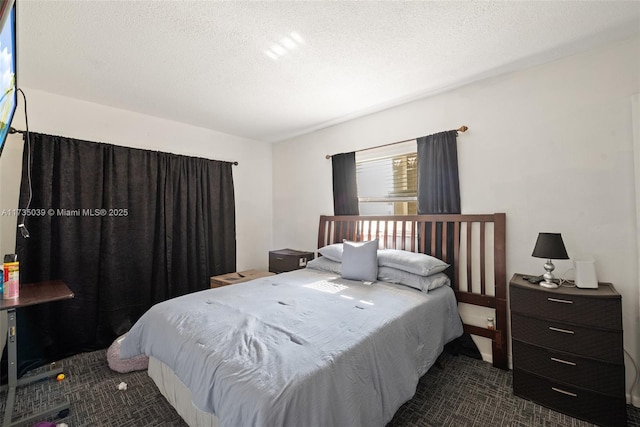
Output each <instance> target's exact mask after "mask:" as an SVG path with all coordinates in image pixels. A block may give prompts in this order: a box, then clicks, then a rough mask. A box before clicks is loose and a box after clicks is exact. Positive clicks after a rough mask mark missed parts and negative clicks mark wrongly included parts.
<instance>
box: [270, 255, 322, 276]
mask: <svg viewBox="0 0 640 427" xmlns="http://www.w3.org/2000/svg"><path fill="white" fill-rule="evenodd" d="M313 257H314V254H313V252H304V251H296V250H294V249H279V250H277V251H270V252H269V271H271V272H273V273H284V272H287V271H293V270H299V269H301V268H305V267H306V266H307V262H308V261H311V260H312V259H313Z"/></svg>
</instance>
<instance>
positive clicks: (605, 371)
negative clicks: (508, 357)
mask: <svg viewBox="0 0 640 427" xmlns="http://www.w3.org/2000/svg"><path fill="white" fill-rule="evenodd" d="M513 357H514V358H515V359H517V360H518V368H519V369H523V370H525V371H528V372H531V373H534V374H538V375H540V376H545V377H549V378H553V379H554V380H557V381H559V382H563V383H567V384H573V385H575V386H578V387H584V388H588V389H591V390H593V391H596V392H600V393H604V394H608V395H611V396H617V397H622V398H624V396H625V390H624V365H617V364H612V363H604V362H598V361H597V360H594V359H588V358H584V357H580V356H576V355H575V354H571V353H562V352H557V351H553V350H549V349H546V348H543V347H538V346H535V345H530V344H526V343H524V342H521V341H518V340H515V339H514V340H513Z"/></svg>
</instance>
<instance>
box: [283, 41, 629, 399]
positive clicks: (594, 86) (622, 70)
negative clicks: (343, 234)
mask: <svg viewBox="0 0 640 427" xmlns="http://www.w3.org/2000/svg"><path fill="white" fill-rule="evenodd" d="M638 52H640V39H639V38H638V37H634V38H632V39H628V40H626V41H623V42H617V43H614V44H611V45H609V46H607V47H605V48H601V49H598V50H593V51H589V52H586V53H583V54H580V55H576V56H573V57H570V58H565V59H562V60H559V61H556V62H553V63H549V64H546V65H543V66H537V67H533V68H529V69H527V70H525V71H520V72H514V73H510V74H506V75H502V76H499V77H495V78H492V79H489V80H484V81H481V82H477V83H474V84H470V85H467V86H465V87H462V88H458V89H456V90H453V91H450V92H448V93H444V94H440V95H436V96H433V97H430V98H427V99H424V100H420V101H416V102H412V103H408V104H404V105H402V106H399V107H395V108H392V109H389V110H386V111H383V112H380V113H376V114H371V115H369V116H366V117H362V118H359V119H355V120H351V121H349V122H345V123H342V124H339V125H336V126H333V127H330V128H327V129H323V130H320V131H317V132H315V133H313V134H309V135H305V136H301V137H296V138H293V139H291V140H288V141H284V142H281V143H278V144H276V145H275V146H274V150H273V171H274V173H273V188H274V193H273V194H274V201H273V206H274V227H273V235H274V247H290V248H296V249H304V250H313V249H314V248H315V246H316V235H317V227H318V216H319V215H321V214H332V213H333V202H332V185H331V161H330V160H326V159H325V155H326V154H334V153H340V152H346V151H353V150H357V149H361V148H366V147H371V146H376V145H380V144H385V143H389V142H393V141H400V140H405V139H409V138H415V137H419V136H423V135H427V134H431V133H435V132H439V131H443V130H448V129H455V128H458V127H459V126H460V125H467V126H469V128H470V130H469V131H467V132H466V133H465V134H460V136H459V137H458V150H459V151H458V153H459V166H460V182H461V193H462V194H461V198H462V212H463V213H488V212H505V213H506V214H507V273H508V277H509V278H510V277H511V276H512V275H513V274H514V273H516V272H521V273H530V274H533V273H535V274H540V273H541V272H543V270H542V265H543V262H544V260H540V259H536V258H533V257H531V252H532V250H533V246H534V244H535V240H536V237H537V234H538V232H541V231H549V232H561V233H562V235H563V238H564V242H565V245H566V247H567V251H568V253H569V255H570V256H571V257H572V258H577V257H580V256H583V255H591V256H593V257H594V259H595V260H596V268H597V273H598V278H599V279H600V281H606V282H612V283H614V284H615V286H616V289H617V290H618V291H619V292H620V293H621V294H622V302H623V325H624V331H625V332H624V346H625V349H626V350H627V351H628V352H629V353H630V354H631V355H633V357H634V359H635V361H636V363H637V362H640V342H639V340H638V336H639V335H640V328H639V325H638V317H639V315H638V313H639V300H640V299H639V292H638V287H639V286H638V285H639V277H638V274H639V273H638V264H639V261H638V246H637V239H638V237H637V236H638V229H637V226H636V213H635V197H636V196H635V194H636V191H635V189H634V165H633V141H632V113H631V96H632V94H634V93H637V92H638V91H639V90H640V65H639V61H638ZM556 267H557V268H556V273H563V272H565V271H567V270H569V269H570V268H571V267H572V263H571V261H558V262H556ZM567 276H568V277H572V276H570V275H567ZM595 315H597V313H595ZM626 369H627V385H628V387H627V390H629V389H630V387H631V384H632V382H633V372H634V371H633V366H632V364H631V363H630V361H629V360H628V359H627V360H626ZM639 388H640V387H637V388H636V391H635V398H636V400H635V402H636V405H638V404H640V395H639V394H638V393H640V390H638V389H639Z"/></svg>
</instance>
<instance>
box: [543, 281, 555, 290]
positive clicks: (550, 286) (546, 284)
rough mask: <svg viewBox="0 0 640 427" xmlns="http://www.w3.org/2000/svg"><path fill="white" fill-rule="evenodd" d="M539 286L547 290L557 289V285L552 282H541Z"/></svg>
mask: <svg viewBox="0 0 640 427" xmlns="http://www.w3.org/2000/svg"><path fill="white" fill-rule="evenodd" d="M540 286H542V287H543V288H548V289H556V288H557V287H558V284H557V283H553V282H546V281H544V280H543V281H542V282H540Z"/></svg>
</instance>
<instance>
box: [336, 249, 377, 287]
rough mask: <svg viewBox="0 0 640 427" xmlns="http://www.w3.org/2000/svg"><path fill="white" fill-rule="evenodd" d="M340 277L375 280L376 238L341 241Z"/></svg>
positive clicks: (366, 280) (367, 280)
mask: <svg viewBox="0 0 640 427" xmlns="http://www.w3.org/2000/svg"><path fill="white" fill-rule="evenodd" d="M343 243H344V245H343V251H342V277H343V278H345V279H350V280H362V281H365V282H375V281H376V278H377V277H378V256H377V255H378V239H375V240H371V241H369V242H350V241H348V240H344V241H343Z"/></svg>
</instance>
